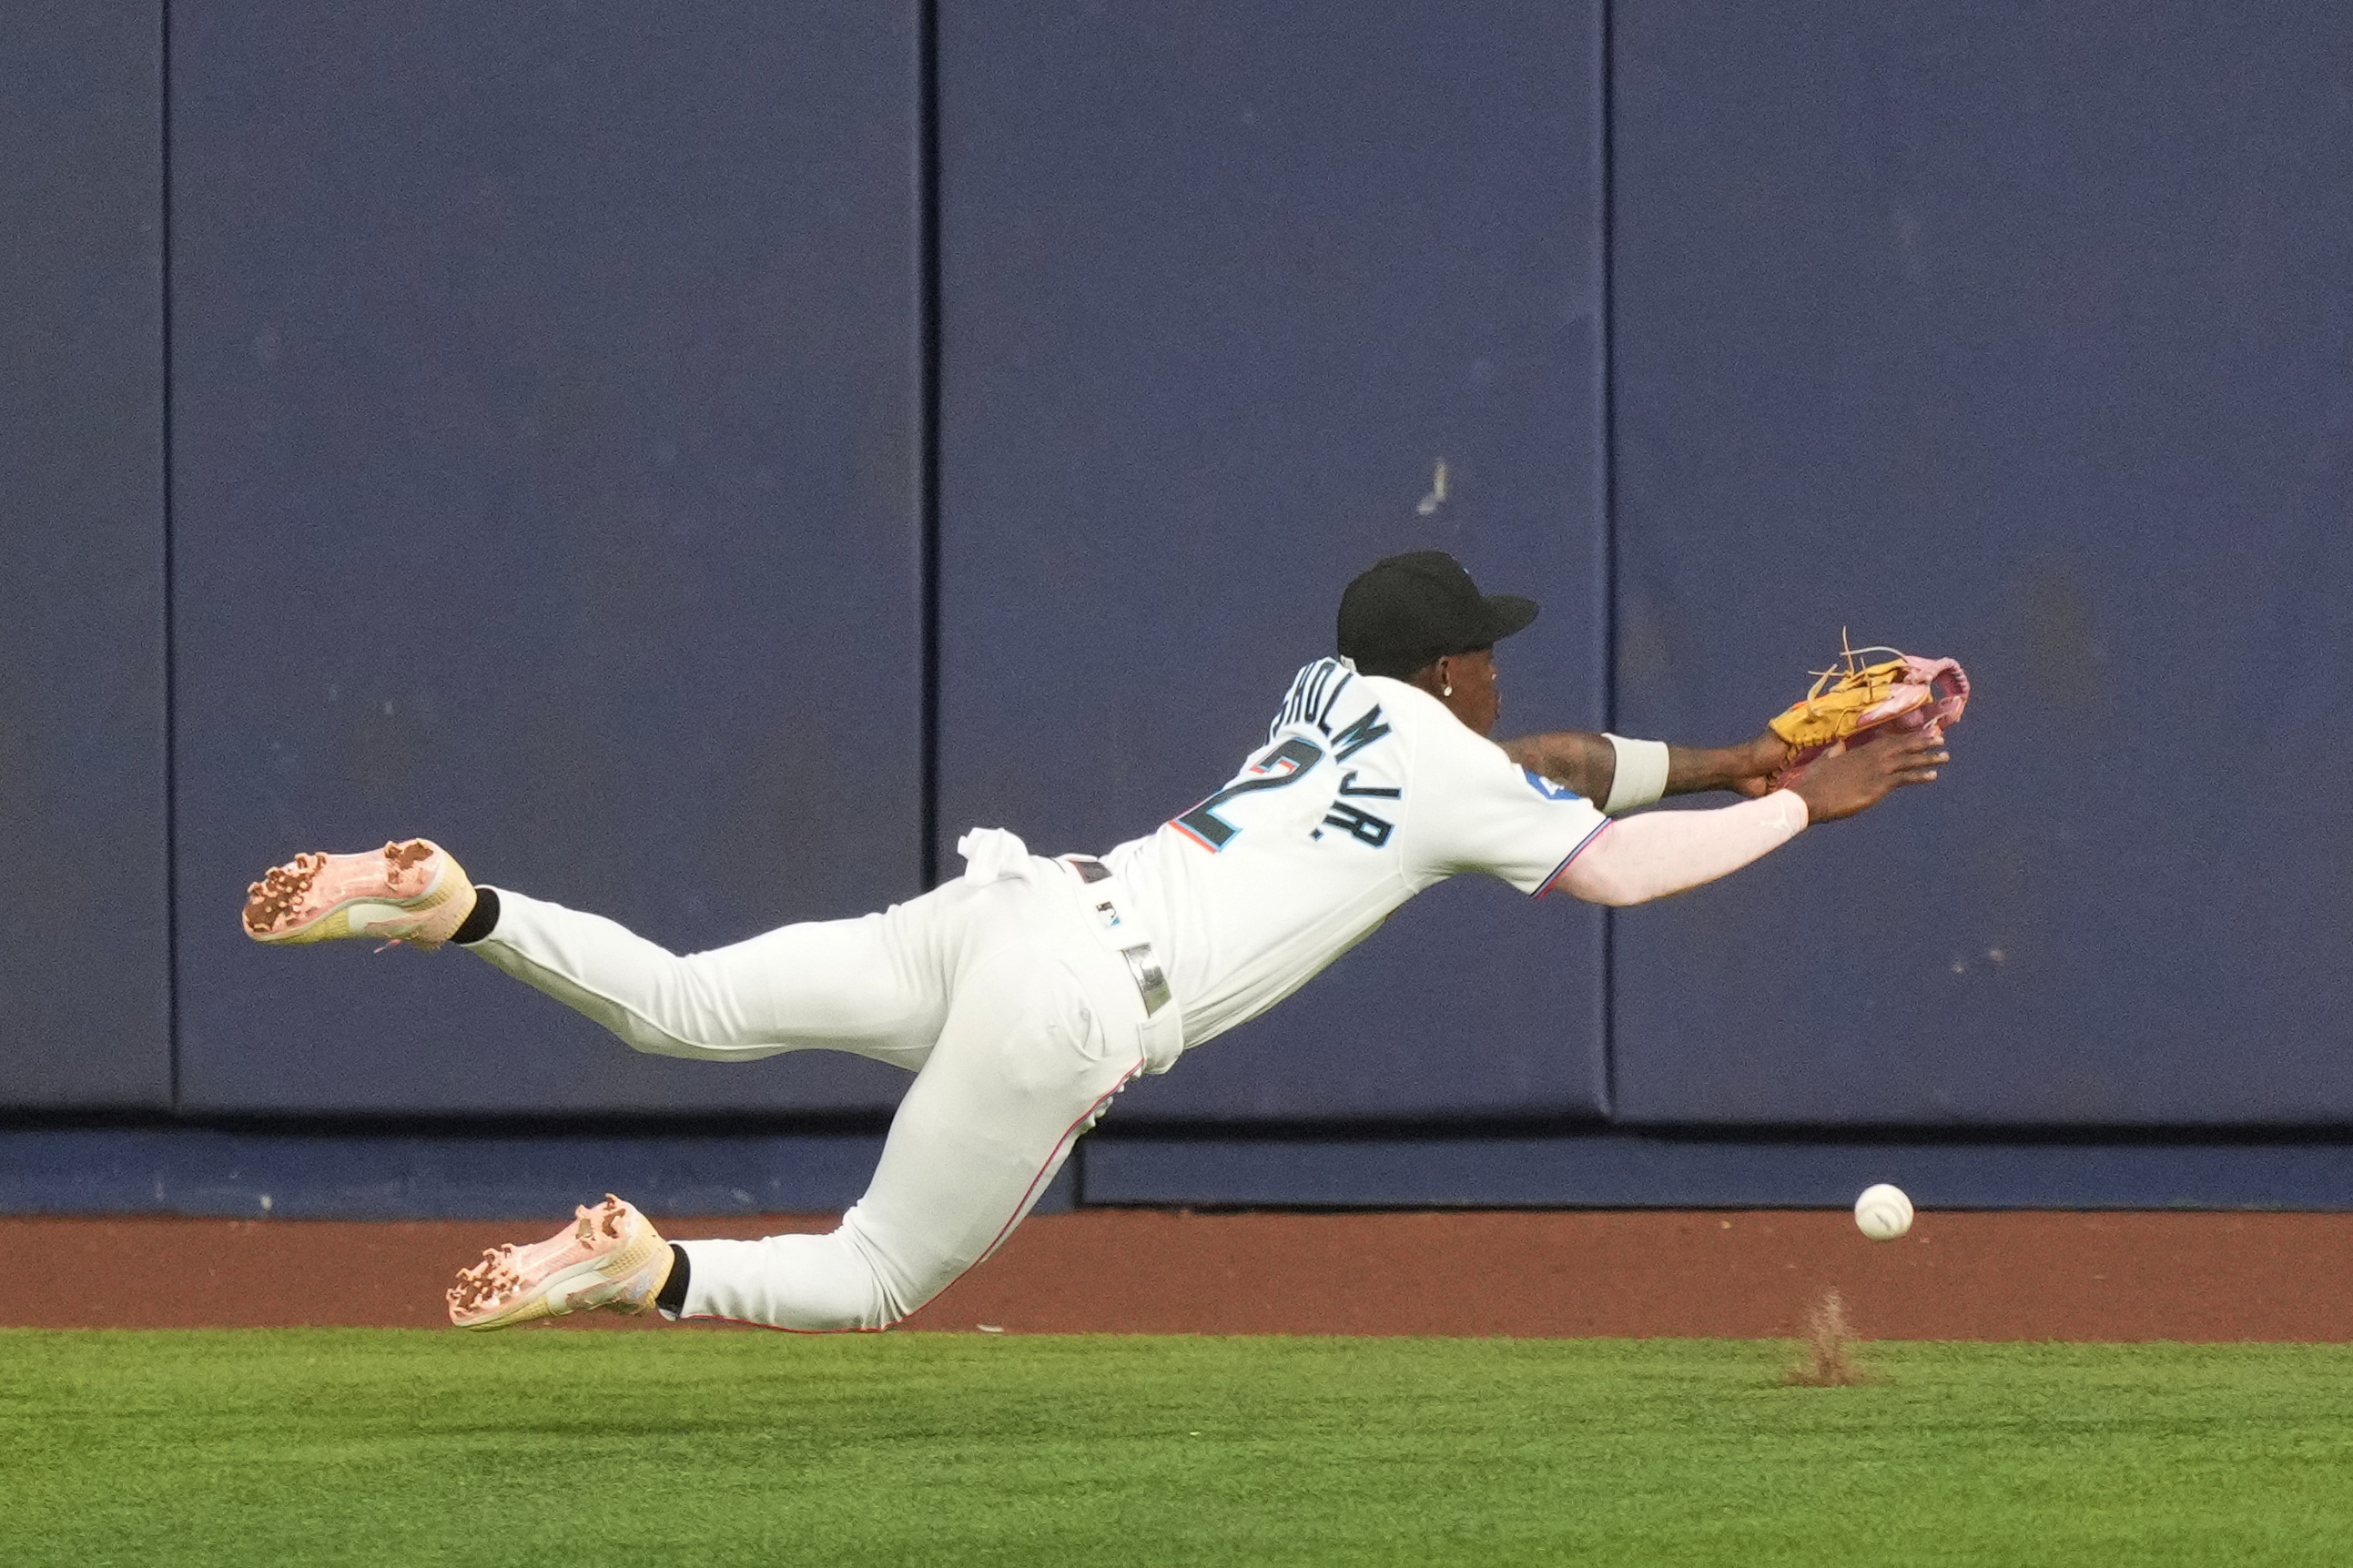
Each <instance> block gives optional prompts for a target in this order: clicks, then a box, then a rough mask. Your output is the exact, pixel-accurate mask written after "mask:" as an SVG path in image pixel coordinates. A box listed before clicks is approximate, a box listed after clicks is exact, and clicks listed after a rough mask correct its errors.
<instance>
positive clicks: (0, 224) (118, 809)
mask: <svg viewBox="0 0 2353 1568" xmlns="http://www.w3.org/2000/svg"><path fill="white" fill-rule="evenodd" d="M163 37H164V35H163V20H162V12H161V8H160V7H159V6H157V5H113V6H93V5H78V4H69V3H66V0H30V3H26V4H17V5H12V6H11V7H10V8H9V13H8V26H7V40H8V41H7V47H5V49H0V234H5V236H6V240H5V244H0V300H5V307H0V866H5V868H6V869H7V878H8V898H7V902H6V906H5V909H0V1020H5V1021H0V1106H68V1105H74V1106H142V1105H143V1106H153V1105H160V1104H163V1103H164V1102H165V1101H166V1100H168V1099H169V1098H170V1095H171V1085H172V1060H171V994H170V975H171V950H170V941H171V938H170V931H169V925H168V921H169V918H170V899H169V881H168V877H169V870H168V867H167V865H166V857H167V853H168V842H167V827H166V823H165V812H166V804H167V803H166V794H165V769H164V453H163V445H164V433H163V432H164V412H163V410H164V375H163V359H164V348H163V300H164V293H163V282H162V276H161V273H162V260H163V247H164V235H163V217H164V199H163V145H164V142H163V77H162V49H163Z"/></svg>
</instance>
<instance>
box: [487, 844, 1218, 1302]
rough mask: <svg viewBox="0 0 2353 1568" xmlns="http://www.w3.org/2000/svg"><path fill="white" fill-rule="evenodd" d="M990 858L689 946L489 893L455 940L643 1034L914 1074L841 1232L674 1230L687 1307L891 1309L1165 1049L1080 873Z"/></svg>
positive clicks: (941, 1281)
mask: <svg viewBox="0 0 2353 1568" xmlns="http://www.w3.org/2000/svg"><path fill="white" fill-rule="evenodd" d="M1005 837H1006V839H1007V841H1008V844H1009V845H1010V846H1011V847H1012V848H1014V849H1016V850H1018V840H1013V839H1011V837H1010V836H1009V835H1008V836H1005ZM976 874H977V873H976ZM996 874H997V875H998V876H999V877H1000V878H1002V879H999V880H994V881H988V882H985V883H983V882H976V881H975V880H973V879H970V878H969V877H967V878H966V879H960V880H958V881H955V882H951V883H949V884H947V885H946V886H944V887H942V888H938V889H934V890H933V891H931V892H929V893H926V894H924V895H923V896H922V897H921V898H918V899H914V900H911V901H909V902H907V903H904V904H898V905H893V906H892V908H891V909H890V910H886V911H885V912H883V913H881V914H879V915H868V916H865V917H864V918H863V919H860V920H849V921H821V922H812V923H809V924H805V925H793V926H786V927H785V928H783V929H782V930H780V931H770V932H768V933H767V934H766V935H765V936H758V937H754V938H753V939H752V940H751V941H749V942H739V943H737V944H736V945H734V946H733V947H724V948H720V949H717V950H715V951H713V952H700V953H695V954H693V955H691V956H688V957H680V956H678V955H676V954H673V953H671V952H667V951H666V950H664V949H662V948H660V947H659V946H657V945H655V944H654V943H652V942H647V941H646V940H644V939H643V938H641V937H638V936H635V935H633V934H631V933H630V932H629V931H626V930H624V929H622V927H620V926H619V925H617V924H616V923H614V922H613V921H608V920H606V919H604V918H602V917H601V916H597V915H590V914H582V913H579V912H578V911H576V910H567V909H564V908H561V907H559V906H557V905H554V904H550V903H544V902H542V901H540V900H536V899H530V898H525V897H524V896H522V894H520V893H512V892H509V891H508V890H506V889H503V888H501V889H499V919H498V926H497V929H496V930H494V931H492V932H491V934H490V935H489V936H487V937H485V938H483V939H482V940H481V941H480V942H474V943H471V944H470V951H471V952H477V953H479V954H480V955H481V956H482V957H483V958H485V959H488V960H489V961H490V962H491V963H493V964H496V965H497V966H498V967H499V968H501V969H502V970H504V971H505V972H506V973H509V974H512V975H513V976H514V977H515V978H516V979H518V980H521V981H523V982H524V983H526V984H531V985H533V986H536V987H538V988H539V989H540V990H542V991H544V992H546V993H547V994H549V995H551V996H554V998H556V999H557V1000H558V1001H560V1002H563V1003H565V1004H566V1005H569V1006H572V1007H574V1008H576V1009H577V1010H579V1011H580V1012H582V1013H585V1014H586V1015H587V1016H589V1017H591V1018H594V1019H596V1021H597V1022H598V1023H600V1024H602V1025H604V1026H606V1027H607V1028H608V1029H610V1030H612V1031H613V1033H615V1034H617V1035H618V1036H620V1037H621V1038H622V1039H624V1040H626V1041H628V1044H629V1045H631V1046H632V1047H636V1048H637V1049H638V1050H640V1051H649V1052H653V1053H655V1054H657V1055H660V1056H675V1057H700V1058H707V1059H711V1060H718V1061H743V1060H749V1059H751V1058H757V1057H765V1056H774V1055H776V1053H777V1052H779V1051H795V1050H814V1049H823V1050H840V1051H854V1052H856V1053H857V1054H859V1055H860V1056H865V1057H872V1058H875V1059H876V1060H878V1061H886V1062H892V1063H895V1064H897V1065H898V1066H900V1067H903V1068H910V1069H911V1070H913V1072H914V1074H915V1081H914V1084H913V1087H911V1088H910V1089H908V1090H907V1094H906V1098H905V1099H904V1100H902V1101H901V1102H900V1105H899V1110H898V1113H897V1115H896V1116H895V1117H894V1118H893V1119H892V1123H891V1133H890V1137H889V1139H888V1140H887V1141H886V1142H885V1143H884V1145H883V1150H882V1161H881V1164H880V1165H879V1166H878V1167H877V1168H876V1170H875V1173H874V1179H873V1182H872V1184H871V1185H870V1186H868V1188H867V1189H866V1194H865V1195H864V1196H863V1197H861V1198H860V1199H859V1200H858V1203H857V1205H855V1206H854V1207H852V1208H851V1209H850V1211H849V1213H848V1214H846V1215H843V1216H842V1221H841V1226H840V1228H839V1229H838V1230H835V1231H833V1232H832V1233H831V1234H830V1235H826V1236H772V1237H767V1238H766V1239H765V1240H761V1241H694V1242H690V1243H687V1244H685V1246H684V1247H682V1248H681V1250H683V1251H684V1252H685V1253H686V1254H687V1258H688V1279H687V1294H686V1304H685V1311H684V1313H683V1314H682V1315H683V1316H686V1317H689V1318H716V1319H727V1320H732V1321H740V1322H748V1323H764V1324H768V1325H770V1326H773V1327H776V1328H781V1329H800V1330H812V1331H815V1330H840V1329H880V1328H882V1327H884V1326H885V1325H887V1324H889V1323H892V1322H895V1321H898V1320H899V1319H901V1318H903V1317H905V1316H906V1315H907V1314H908V1313H910V1312H912V1311H913V1310H915V1309H916V1308H918V1307H920V1306H922V1305H923V1303H924V1302H925V1301H928V1300H931V1299H932V1298H933V1297H934V1296H935V1295H937V1294H939V1292H940V1291H942V1290H943V1289H946V1288H947V1286H948V1285H949V1283H950V1282H951V1281H953V1280H954V1279H955V1278H956V1277H957V1276H958V1275H960V1274H962V1273H963V1272H964V1271H965V1269H967V1268H971V1267H972V1266H973V1265H974V1264H976V1263H977V1262H979V1261H980V1260H981V1259H982V1258H986V1257H987V1256H988V1254H989V1253H990V1252H991V1251H993V1250H994V1249H995V1248H996V1247H997V1245H998V1243H1000V1242H1002V1241H1003V1240H1004V1239H1005V1237H1007V1236H1008V1234H1010V1233H1011V1231H1012V1229H1013V1227H1014V1226H1016V1225H1018V1224H1019V1223H1020V1221H1021V1219H1022V1216H1024V1215H1027V1214H1028V1213H1029V1209H1030V1206H1031V1205H1033V1204H1035V1203H1036V1202H1037V1201H1038V1196H1039V1194H1040V1193H1042V1192H1043V1191H1045V1188H1046V1184H1047V1183H1049V1182H1050V1181H1051V1180H1052V1179H1053V1177H1054V1173H1056V1172H1057V1171H1059V1170H1060V1169H1061V1165H1062V1162H1063V1161H1064V1160H1065V1159H1066V1158H1068V1156H1069V1154H1070V1152H1071V1144H1072V1142H1075V1141H1076V1139H1077V1138H1078V1136H1079V1134H1080V1133H1082V1132H1083V1131H1086V1130H1087V1129H1088V1128H1089V1127H1092V1125H1094V1122H1095V1120H1096V1118H1098V1117H1099V1116H1101V1115H1102V1114H1103V1109H1104V1107H1105V1106H1107V1105H1108V1104H1109V1103H1110V1101H1111V1098H1112V1096H1113V1094H1115V1093H1117V1092H1118V1091H1119V1090H1120V1089H1123V1088H1124V1087H1125V1086H1126V1084H1127V1082H1128V1081H1129V1079H1133V1078H1134V1076H1135V1075H1136V1074H1137V1073H1138V1072H1140V1071H1142V1070H1144V1069H1145V1056H1146V1051H1147V1047H1152V1054H1153V1056H1154V1058H1155V1061H1154V1065H1155V1067H1165V1066H1166V1061H1165V1060H1164V1059H1161V1058H1162V1057H1163V1055H1164V1052H1165V1054H1166V1055H1173V1054H1174V1053H1173V1050H1167V1049H1166V1047H1163V1046H1162V1045H1161V1044H1160V1042H1163V1041H1166V1040H1173V1039H1174V1038H1175V1037H1176V1034H1175V1031H1176V1030H1177V1029H1179V1028H1180V1027H1181V1026H1180V1025H1179V1024H1178V1022H1177V1020H1176V1017H1175V1016H1174V1014H1175V1013H1176V1009H1175V1008H1174V1007H1173V1006H1169V1007H1165V1008H1163V1009H1162V1011H1161V1013H1160V1014H1159V1015H1158V1016H1156V1017H1154V1018H1152V1019H1150V1020H1148V1021H1147V1019H1146V1017H1145V1005H1144V1001H1143V998H1142V996H1141V995H1140V994H1139V993H1138V991H1137V988H1136V984H1135V981H1134V978H1133V977H1132V976H1131V974H1130V973H1128V971H1127V968H1126V967H1125V965H1124V963H1123V962H1122V961H1121V959H1120V958H1119V956H1118V955H1117V954H1116V953H1115V952H1113V951H1112V950H1111V949H1110V948H1109V947H1107V946H1105V945H1104V944H1103V942H1101V941H1099V940H1098V939H1097V937H1096V935H1095V933H1094V932H1093V931H1092V930H1091V929H1090V927H1089V925H1088V923H1087V922H1088V920H1089V918H1090V917H1089V914H1088V908H1089V906H1088V905H1086V904H1082V901H1081V895H1080V888H1081V886H1082V884H1081V883H1080V882H1079V879H1078V878H1077V877H1076V876H1075V875H1074V874H1073V873H1072V872H1071V871H1070V870H1069V869H1068V868H1065V867H1063V866H1060V865H1059V864H1057V863H1056V862H1053V861H1050V860H1045V859H1039V858H1034V857H1030V856H1029V855H1027V854H1026V852H1024V853H1020V854H1019V855H1018V857H1017V858H1012V859H1011V860H1009V861H1003V862H1000V863H999V865H998V866H997V872H996Z"/></svg>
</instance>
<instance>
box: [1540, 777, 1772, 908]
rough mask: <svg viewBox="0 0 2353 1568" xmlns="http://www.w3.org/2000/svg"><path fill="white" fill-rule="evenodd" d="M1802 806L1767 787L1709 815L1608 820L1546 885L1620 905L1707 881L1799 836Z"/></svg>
mask: <svg viewBox="0 0 2353 1568" xmlns="http://www.w3.org/2000/svg"><path fill="white" fill-rule="evenodd" d="M1805 826H1806V803H1805V802H1804V801H1802V800H1799V798H1798V797H1797V796H1796V795H1792V794H1791V793H1790V792H1789V791H1788V790H1785V789H1782V790H1775V791H1774V792H1773V793H1772V794H1771V795H1766V796H1765V797H1764V798H1763V799H1761V800H1744V801H1742V802H1741V803H1740V804H1739V805H1727V806H1725V807H1723V808H1722V809H1721V810H1717V811H1654V812H1651V814H1650V815H1648V816H1630V817H1627V818H1625V819H1624V820H1622V821H1615V822H1612V823H1610V825H1609V831H1608V832H1606V833H1603V834H1601V835H1599V837H1596V838H1595V839H1594V840H1593V841H1592V842H1591V843H1590V844H1588V845H1587V846H1586V847H1584V849H1583V850H1581V851H1580V852H1579V853H1578V854H1577V858H1575V859H1573V860H1571V861H1570V862H1569V863H1568V864H1567V866H1566V867H1564V868H1562V870H1561V873H1560V875H1559V876H1558V877H1556V878H1555V879H1554V880H1553V884H1552V885H1553V886H1554V887H1556V888H1558V889H1561V890H1562V891H1563V892H1565V893H1568V894H1570V895H1571V896H1573V897H1576V898H1579V899H1582V900H1585V901H1586V902H1587V903H1588V904H1609V905H1611V906H1612V907H1620V908H1622V907H1623V906H1625V905H1627V904H1640V903H1646V902H1648V901H1649V900H1652V899H1663V898H1665V897H1666V896H1667V895H1668V894H1669V893H1680V892H1682V891H1683V889H1686V888H1696V887H1698V886H1699V885H1700V884H1701V883H1702V882H1713V881H1715V879H1717V878H1718V877H1722V876H1725V875H1728V874H1729V873H1731V872H1734V871H1737V870H1739V869H1740V868H1742V867H1743V866H1746V865H1747V864H1748V863H1749V862H1750V861H1751V860H1755V859H1757V858H1759V857H1761V856H1764V855H1766V854H1768V853H1769V852H1771V851H1773V850H1775V849H1778V848H1779V847H1781V846H1782V845H1784V844H1787V843H1788V841H1789V840H1790V839H1792V838H1795V837H1797V836H1798V835H1799V833H1800V832H1802V831H1804V829H1805Z"/></svg>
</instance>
